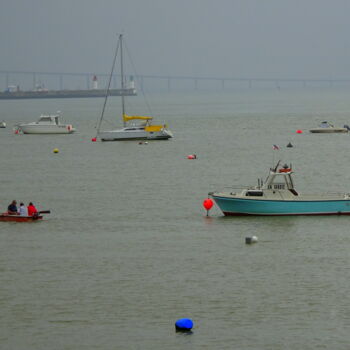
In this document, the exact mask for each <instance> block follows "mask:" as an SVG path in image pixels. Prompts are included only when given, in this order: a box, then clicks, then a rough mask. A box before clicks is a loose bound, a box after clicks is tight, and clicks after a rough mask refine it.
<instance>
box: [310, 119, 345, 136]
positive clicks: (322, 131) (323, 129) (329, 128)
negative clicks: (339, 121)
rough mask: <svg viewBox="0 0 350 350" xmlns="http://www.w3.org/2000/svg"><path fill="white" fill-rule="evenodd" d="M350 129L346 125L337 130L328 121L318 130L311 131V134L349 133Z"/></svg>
mask: <svg viewBox="0 0 350 350" xmlns="http://www.w3.org/2000/svg"><path fill="white" fill-rule="evenodd" d="M349 130H350V127H349V126H348V125H344V127H342V128H336V127H335V126H334V125H332V124H331V123H328V122H327V121H324V122H322V123H321V124H320V125H319V127H318V128H314V129H310V132H312V133H314V134H317V133H318V134H325V133H344V132H348V131H349Z"/></svg>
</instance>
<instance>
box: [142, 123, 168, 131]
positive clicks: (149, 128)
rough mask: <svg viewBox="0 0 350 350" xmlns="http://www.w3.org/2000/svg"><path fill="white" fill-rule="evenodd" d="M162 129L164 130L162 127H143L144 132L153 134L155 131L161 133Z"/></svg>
mask: <svg viewBox="0 0 350 350" xmlns="http://www.w3.org/2000/svg"><path fill="white" fill-rule="evenodd" d="M163 128H164V125H147V126H146V127H145V131H148V132H155V131H161V130H162V129H163Z"/></svg>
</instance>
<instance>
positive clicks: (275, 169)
mask: <svg viewBox="0 0 350 350" xmlns="http://www.w3.org/2000/svg"><path fill="white" fill-rule="evenodd" d="M280 163H281V160H279V161H278V162H277V164H276V166H275V168H274V169H271V170H273V171H274V172H276V171H277V168H278V166H279V165H280Z"/></svg>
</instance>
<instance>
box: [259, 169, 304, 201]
mask: <svg viewBox="0 0 350 350" xmlns="http://www.w3.org/2000/svg"><path fill="white" fill-rule="evenodd" d="M262 189H263V190H273V191H276V190H277V191H283V190H288V191H290V192H291V193H293V194H294V195H295V196H297V195H298V193H297V191H296V190H295V189H294V183H293V179H292V169H291V168H289V167H288V165H284V166H283V167H282V168H280V169H279V170H277V169H273V170H271V171H270V174H269V176H268V177H267V179H266V181H265V183H264V184H263V185H262Z"/></svg>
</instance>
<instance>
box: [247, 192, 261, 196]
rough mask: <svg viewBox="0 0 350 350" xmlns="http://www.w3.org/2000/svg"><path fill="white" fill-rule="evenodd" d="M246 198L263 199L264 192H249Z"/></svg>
mask: <svg viewBox="0 0 350 350" xmlns="http://www.w3.org/2000/svg"><path fill="white" fill-rule="evenodd" d="M245 195H246V196H254V197H262V196H263V192H262V191H247V192H246V194H245Z"/></svg>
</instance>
